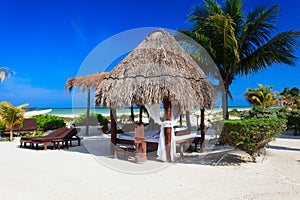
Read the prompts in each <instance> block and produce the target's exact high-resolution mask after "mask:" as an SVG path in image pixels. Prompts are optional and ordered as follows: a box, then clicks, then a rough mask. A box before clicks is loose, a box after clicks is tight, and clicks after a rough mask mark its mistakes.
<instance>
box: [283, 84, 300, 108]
mask: <svg viewBox="0 0 300 200" xmlns="http://www.w3.org/2000/svg"><path fill="white" fill-rule="evenodd" d="M279 100H280V101H281V105H282V106H287V107H289V108H292V107H293V105H296V104H297V103H299V102H300V90H299V89H298V88H297V87H293V88H291V89H290V88H284V89H283V90H282V92H281V93H280V99H279ZM296 107H297V106H296Z"/></svg>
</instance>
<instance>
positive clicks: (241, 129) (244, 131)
mask: <svg viewBox="0 0 300 200" xmlns="http://www.w3.org/2000/svg"><path fill="white" fill-rule="evenodd" d="M285 129H286V120H285V119H276V118H269V119H268V118H265V119H264V118H250V119H243V120H225V121H224V128H223V130H222V133H221V135H220V141H221V143H226V144H228V145H230V146H232V147H234V148H237V149H240V150H242V151H245V152H246V153H248V154H249V155H250V156H251V158H252V160H253V162H256V157H257V155H258V152H259V150H260V149H262V148H264V147H265V146H266V145H267V144H268V143H269V142H271V141H272V140H273V139H274V138H275V136H277V135H279V134H281V133H282V131H284V130H285Z"/></svg>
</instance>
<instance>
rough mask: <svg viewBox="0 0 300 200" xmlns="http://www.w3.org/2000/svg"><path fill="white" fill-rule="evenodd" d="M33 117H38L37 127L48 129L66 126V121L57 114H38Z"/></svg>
mask: <svg viewBox="0 0 300 200" xmlns="http://www.w3.org/2000/svg"><path fill="white" fill-rule="evenodd" d="M32 118H34V119H36V123H37V127H38V128H41V129H44V131H47V130H54V129H58V128H62V127H65V126H66V123H65V121H64V120H63V119H62V118H60V117H58V116H55V115H37V116H33V117H32Z"/></svg>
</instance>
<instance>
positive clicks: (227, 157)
mask: <svg viewBox="0 0 300 200" xmlns="http://www.w3.org/2000/svg"><path fill="white" fill-rule="evenodd" d="M176 162H177V163H182V164H198V165H208V166H240V165H241V164H242V163H246V162H248V159H245V157H244V156H242V155H239V154H238V153H237V152H236V150H224V151H217V152H213V151H212V152H208V153H203V154H200V153H198V154H197V155H193V154H191V155H184V156H181V157H179V158H178V159H177V160H176Z"/></svg>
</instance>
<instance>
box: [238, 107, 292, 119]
mask: <svg viewBox="0 0 300 200" xmlns="http://www.w3.org/2000/svg"><path fill="white" fill-rule="evenodd" d="M288 112H289V111H288V110H287V109H286V108H285V107H282V108H261V107H256V108H253V109H251V110H249V111H244V112H242V114H241V116H242V118H284V119H286V118H287V114H288Z"/></svg>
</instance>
